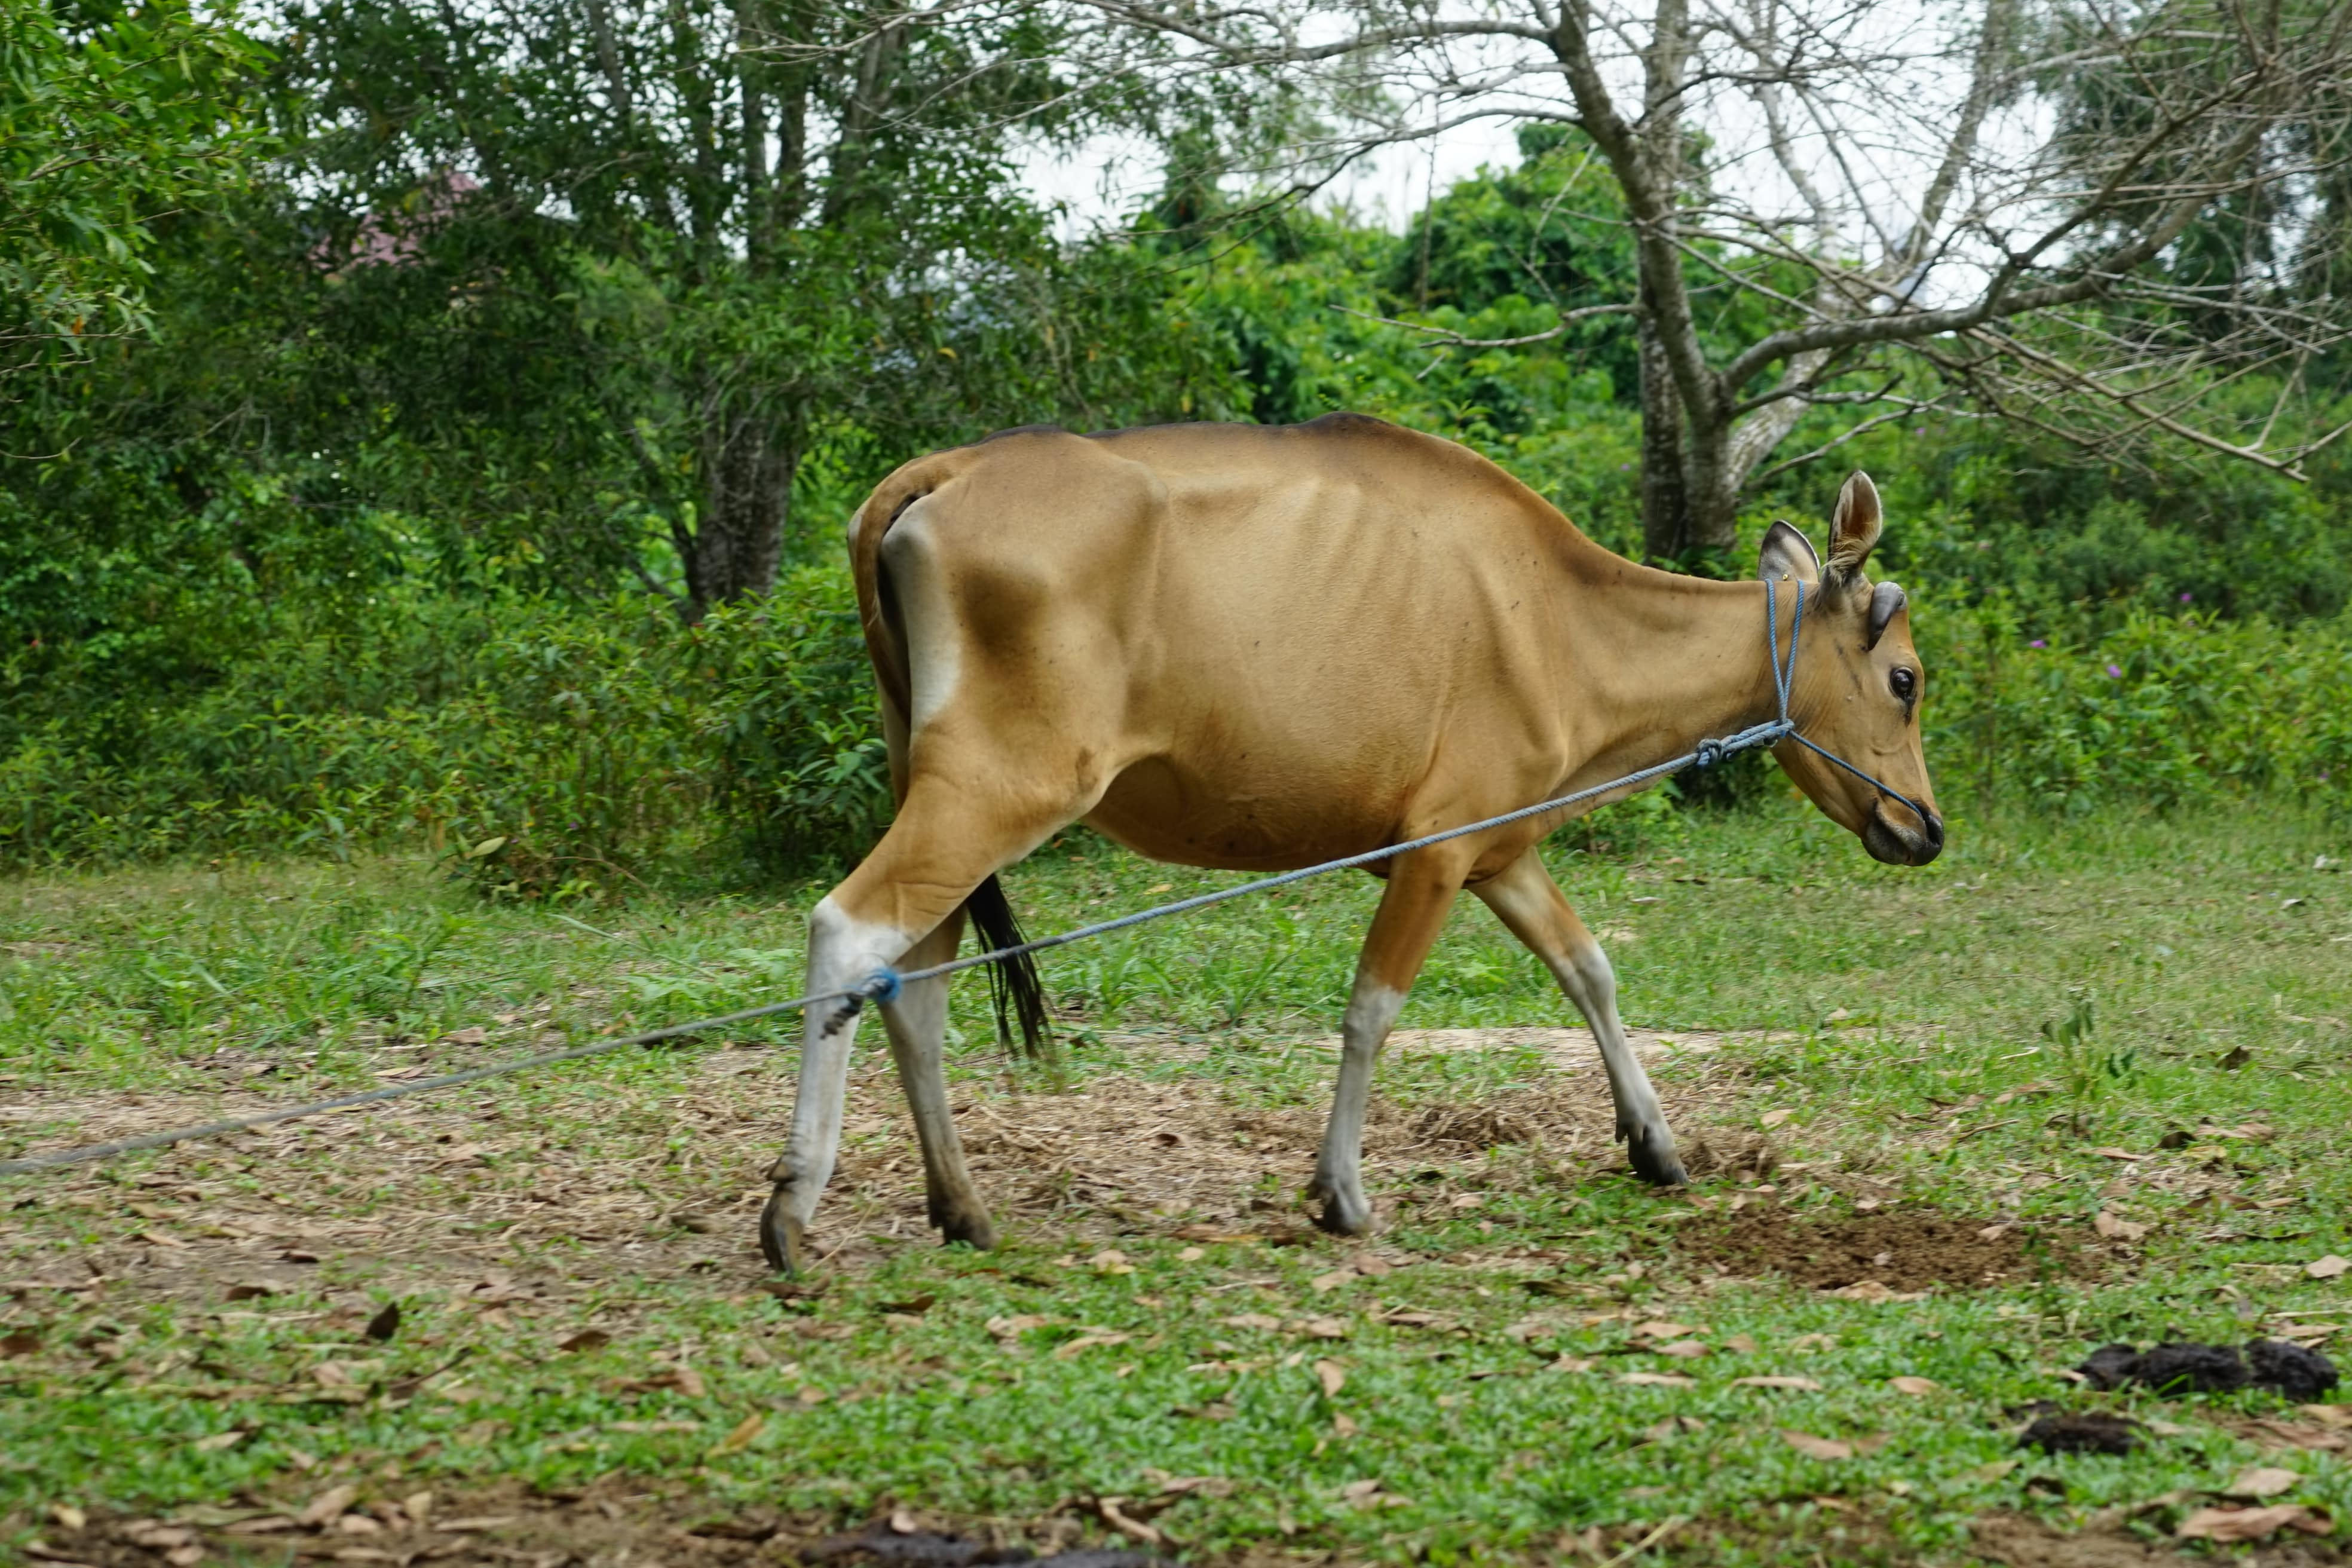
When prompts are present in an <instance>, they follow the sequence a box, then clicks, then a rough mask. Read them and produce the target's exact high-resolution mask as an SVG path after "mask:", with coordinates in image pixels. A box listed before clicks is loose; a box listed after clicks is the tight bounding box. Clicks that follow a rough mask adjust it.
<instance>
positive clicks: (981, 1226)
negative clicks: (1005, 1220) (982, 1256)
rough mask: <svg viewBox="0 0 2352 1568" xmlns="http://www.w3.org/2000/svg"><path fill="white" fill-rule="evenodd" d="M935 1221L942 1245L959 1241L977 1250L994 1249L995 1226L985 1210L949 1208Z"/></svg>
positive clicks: (987, 1250)
mask: <svg viewBox="0 0 2352 1568" xmlns="http://www.w3.org/2000/svg"><path fill="white" fill-rule="evenodd" d="M935 1223H936V1224H937V1225H938V1226H939V1230H940V1243H941V1245H943V1246H949V1247H952V1246H954V1245H955V1244H956V1243H958V1242H961V1243H962V1244H963V1245H964V1246H966V1247H971V1248H972V1249H973V1250H974V1251H978V1252H992V1251H994V1250H995V1249H996V1226H994V1225H993V1224H992V1223H991V1222H990V1220H989V1217H988V1215H987V1212H986V1211H985V1210H982V1209H950V1210H949V1211H948V1212H947V1213H945V1214H943V1215H940V1218H939V1219H938V1220H937V1221H936V1222H935Z"/></svg>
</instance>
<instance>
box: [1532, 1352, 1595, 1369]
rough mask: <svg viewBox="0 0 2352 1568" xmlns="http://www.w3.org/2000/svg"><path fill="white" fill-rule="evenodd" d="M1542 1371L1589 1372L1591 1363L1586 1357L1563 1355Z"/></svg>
mask: <svg viewBox="0 0 2352 1568" xmlns="http://www.w3.org/2000/svg"><path fill="white" fill-rule="evenodd" d="M1544 1370H1545V1371H1546V1372H1591V1370H1592V1362H1591V1359H1590V1358H1589V1357H1586V1356H1580V1355H1567V1354H1563V1355H1561V1356H1560V1357H1559V1360H1557V1361H1554V1362H1552V1363H1550V1364H1549V1365H1548V1366H1547V1367H1545V1368H1544Z"/></svg>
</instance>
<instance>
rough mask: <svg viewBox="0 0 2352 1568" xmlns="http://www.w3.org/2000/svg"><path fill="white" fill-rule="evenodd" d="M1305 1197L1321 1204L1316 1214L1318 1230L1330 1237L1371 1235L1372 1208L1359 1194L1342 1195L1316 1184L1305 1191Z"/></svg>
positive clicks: (1332, 1189) (1318, 1183) (1333, 1189)
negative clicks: (1325, 1232)
mask: <svg viewBox="0 0 2352 1568" xmlns="http://www.w3.org/2000/svg"><path fill="white" fill-rule="evenodd" d="M1307 1196H1308V1197H1309V1198H1310V1199H1314V1200H1318V1202H1319V1203H1320V1204H1321V1205H1322V1206H1320V1207H1319V1208H1318V1209H1317V1210H1316V1211H1315V1224H1316V1226H1317V1227H1318V1228H1319V1229H1321V1230H1324V1231H1327V1232H1328V1233H1329V1234H1331V1235H1333V1236H1370V1235H1371V1234H1372V1205H1371V1204H1370V1202H1368V1201H1367V1200H1366V1199H1365V1197H1364V1195H1363V1194H1361V1193H1354V1194H1346V1193H1341V1192H1339V1191H1338V1190H1337V1189H1336V1188H1332V1187H1327V1186H1325V1185H1324V1184H1322V1183H1320V1182H1317V1183H1316V1184H1314V1185H1312V1186H1310V1187H1308V1188H1307Z"/></svg>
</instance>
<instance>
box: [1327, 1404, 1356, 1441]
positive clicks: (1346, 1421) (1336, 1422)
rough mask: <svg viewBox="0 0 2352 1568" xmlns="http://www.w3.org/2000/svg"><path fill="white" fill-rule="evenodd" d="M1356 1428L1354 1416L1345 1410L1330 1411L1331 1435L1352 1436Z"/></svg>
mask: <svg viewBox="0 0 2352 1568" xmlns="http://www.w3.org/2000/svg"><path fill="white" fill-rule="evenodd" d="M1356 1430H1357V1428H1356V1423H1355V1419H1354V1417H1352V1416H1350V1415H1349V1414H1348V1413H1347V1412H1346V1411H1344V1410H1339V1411H1334V1412H1333V1413H1332V1415H1331V1435H1332V1436H1335V1437H1352V1436H1355V1435H1356Z"/></svg>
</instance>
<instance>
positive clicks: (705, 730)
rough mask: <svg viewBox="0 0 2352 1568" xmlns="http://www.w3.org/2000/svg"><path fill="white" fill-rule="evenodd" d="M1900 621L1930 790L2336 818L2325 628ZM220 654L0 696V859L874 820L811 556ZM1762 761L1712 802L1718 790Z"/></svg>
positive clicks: (517, 880)
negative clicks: (690, 605) (2279, 807)
mask: <svg viewBox="0 0 2352 1568" xmlns="http://www.w3.org/2000/svg"><path fill="white" fill-rule="evenodd" d="M1915 624H1916V630H1917V635H1918V637H1919V638H1920V641H1921V651H1922V654H1923V657H1924V658H1925V659H1926V661H1927V669H1928V689H1929V699H1928V706H1927V724H1928V733H1927V752H1928V761H1929V765H1930V767H1931V770H1932V772H1933V773H1934V776H1935V779H1936V783H1937V789H1938V792H1939V794H1940V795H1943V796H1944V797H1945V798H1946V799H1947V800H1952V799H1956V798H1958V799H1966V798H1971V797H1973V798H1977V799H1987V798H1992V797H2001V798H2008V799H2016V800H2021V801H2023V802H2026V803H2029V804H2031V805H2036V806H2039V807H2042V808H2046V809H2051V810H2058V811H2072V810H2080V809H2087V808H2089V807H2091V806H2094V805H2105V804H2110V803H2116V802H2140V803H2145V804H2147V805H2153V806H2157V807H2166V806H2171V805H2179V804H2184V803H2189V802H2195V801H2204V800H2210V799H2216V798H2228V797H2239V798H2249V799H2252V798H2261V797H2267V796H2282V795H2296V796H2305V797H2315V798H2318V799H2321V800H2324V801H2326V802H2327V803H2328V804H2329V805H2331V806H2332V807H2333V808H2334V809H2336V810H2339V811H2341V810H2347V809H2352V680H2347V669H2348V668H2352V663H2347V658H2352V617H2347V618H2343V619H2338V620H2336V621H2332V622H2331V621H2310V622H2305V623H2302V624H2300V625H2298V626H2295V627H2294V628H2293V629H2292V630H2286V629H2282V628H2280V627H2278V626H2273V625H2271V624H2269V623H2268V622H2265V621H2262V620H2258V619H2257V620H2245V621H2234V622H2232V621H2221V620H2215V619H2207V618H2200V617H2195V616H2177V617H2176V616H2165V615H2158V614H2152V613H2146V612H2142V613H2137V614H2134V615H2131V616H2127V617H2126V619H2125V620H2124V621H2123V622H2122V623H2121V624H2120V625H2119V626H2116V629H2115V630H2113V631H2111V632H2108V633H2106V634H2105V635H2104V636H2101V637H2097V638H2095V640H2089V641H2085V642H2084V643H2081V644H2079V645H2075V646H2059V645H2056V644H2049V645H2048V646H2038V644H2039V643H2040V642H2042V641H2043V640H2045V639H2036V638H2033V637H2029V636H2028V635H2027V634H2026V633H2025V632H2024V631H2023V630H2022V629H2021V626H2020V624H2019V620H2018V617H2017V616H2016V614H2015V612H2014V611H2013V609H2012V608H2011V605H2010V603H2009V601H2007V600H2006V599H2004V598H2001V597H2000V596H1994V597H1990V598H1987V599H1984V600H1982V601H1979V603H1977V604H1975V605H1969V606H1966V607H1961V606H1955V605H1939V604H1937V603H1935V602H1933V601H1923V602H1922V603H1921V605H1920V606H1919V609H1918V611H1917V613H1916V616H1915ZM248 646H249V647H251V649H252V651H251V652H250V653H249V654H245V655H241V656H240V657H238V658H236V659H235V660H234V661H233V662H231V663H230V664H229V665H228V666H227V667H226V668H225V669H224V670H222V671H221V673H220V674H219V676H218V677H217V679H215V680H214V681H213V683H212V684H210V685H209V686H207V687H205V688H202V689H197V690H195V691H194V692H193V693H189V694H180V695H177V696H175V697H173V698H170V699H166V698H157V697H152V696H147V697H142V695H141V694H140V693H138V692H137V691H132V692H131V693H128V694H121V695H118V694H115V693H113V692H110V691H109V690H108V689H105V685H104V681H103V679H102V678H101V677H102V672H103V671H104V670H105V668H107V667H106V666H104V665H103V664H98V665H94V666H92V667H90V669H89V670H78V669H77V668H76V667H73V666H71V665H68V666H66V667H65V668H62V669H61V670H58V671H55V672H53V673H52V674H51V675H50V676H49V677H48V678H47V679H46V680H45V681H44V682H43V683H42V684H43V689H42V690H41V692H40V693H39V694H38V695H39V698H40V701H39V704H38V707H37V709H35V708H34V707H33V706H32V705H31V704H29V703H27V702H25V701H22V700H20V701H18V702H17V703H16V706H14V707H13V708H11V709H10V710H9V717H10V721H11V722H12V723H13V725H14V728H13V729H11V730H9V731H5V733H0V866H14V867H26V866H38V865H54V864H102V863H106V862H110V861H121V860H129V859H141V858H154V857H159V856H166V855H188V854H194V855H221V854H229V853H236V854H263V853H279V852H307V853H324V854H330V855H336V856H348V855H350V854H352V852H353V851H355V850H357V849H360V848H363V847H365V848H382V849H406V850H422V851H425V852H428V853H433V854H436V855H441V856H444V857H446V858H448V859H449V860H450V862H451V864H452V865H453V867H454V868H457V870H458V871H459V872H460V873H461V874H463V875H465V876H467V877H468V878H471V879H475V880H476V881H478V883H479V884H480V885H482V886H483V887H484V888H485V889H489V890H492V891H495V892H499V893H503V894H507V895H510V896H515V895H519V896H550V895H561V894H563V893H566V892H578V891H583V890H586V889H593V888H598V887H604V886H610V885H615V884H620V883H625V882H628V881H629V880H631V879H642V878H644V877H645V876H646V875H647V874H648V872H649V870H650V869H651V868H655V867H656V866H661V865H676V864H679V863H683V862H687V861H692V862H695V863H698V864H700V865H702V866H705V867H716V868H731V869H732V870H733V871H735V872H737V873H740V872H742V871H745V870H751V871H755V872H775V871H783V870H814V869H833V868H840V867H842V866H845V865H846V864H848V863H850V862H852V861H854V860H855V859H856V858H857V857H858V856H860V855H862V854H863V853H865V851H866V848H867V847H870V846H871V844H872V843H873V841H874V839H875V838H876V837H877V836H878V835H879V833H880V832H881V829H882V827H883V826H884V824H885V823H886V822H887V819H888V814H889V798H890V796H889V784H888V777H887V767H886V765H885V760H884V755H883V749H882V742H881V739H880V736H879V733H878V726H877V722H876V717H875V696H874V689H873V682H872V679H871V677H870V676H869V674H868V672H867V669H866V656H865V650H864V647H863V644H862V642H861V640H860V638H859V636H858V630H857V621H856V609H855V606H854V604H853V601H852V597H851V595H850V591H849V584H848V582H847V578H846V574H845V571H844V570H843V569H841V568H839V567H808V568H803V569H802V570H799V571H797V572H794V573H792V574H787V576H786V578H785V579H784V581H783V582H782V584H780V585H779V587H778V589H777V591H776V592H775V594H773V595H771V596H770V597H769V598H767V599H765V600H763V601H760V602H758V603H753V604H746V605H735V606H730V607H729V608H727V609H724V610H722V611H720V612H719V613H718V614H716V615H714V616H711V617H710V618H709V620H708V621H707V622H705V623H704V624H703V625H701V626H691V627H689V626H682V625H680V624H679V623H678V621H677V618H676V616H674V615H673V614H672V613H671V612H670V610H669V608H668V606H667V605H666V604H665V603H663V602H661V601H659V600H657V599H655V598H652V597H649V596H645V595H631V596H624V597H617V598H614V599H612V600H609V601H606V602H604V603H602V604H597V605H566V604H563V603H561V602H555V601H550V600H543V599H522V598H506V599H496V600H489V599H478V600H458V599H453V598H448V597H445V596H434V595H418V596H416V597H415V598H413V599H400V598H384V599H381V600H380V601H379V603H378V605H376V606H375V607H374V608H373V610H372V611H371V612H370V613H369V614H368V615H366V616H362V617H361V618H359V619H357V620H351V621H345V622H342V623H341V624H339V625H337V626H329V627H306V626H300V625H298V624H292V623H289V624H288V625H286V626H281V627H279V628H278V630H277V631H276V632H275V633H273V634H272V635H270V636H268V637H263V638H261V639H259V640H258V641H254V642H251V643H249V644H248ZM93 671H95V672H98V673H95V674H94V673H92V672H93ZM1761 776H1762V775H1761V774H1760V773H1757V774H1755V776H1754V777H1750V778H1744V779H1734V778H1729V777H1727V778H1726V779H1724V780H1721V781H1713V782H1714V783H1715V784H1716V786H1717V787H1716V794H1717V795H1723V796H1724V797H1725V798H1727V799H1734V800H1736V799H1738V798H1741V797H1744V796H1745V795H1748V794H1750V793H1752V786H1753V785H1754V784H1756V783H1757V782H1759V780H1760V778H1761ZM1741 785H1746V786H1748V787H1739V786H1741ZM1692 794H1693V795H1696V796H1697V797H1700V798H1708V796H1707V795H1706V790H1704V789H1700V790H1696V791H1694V792H1692ZM1663 805H1664V797H1661V798H1660V799H1659V800H1658V801H1656V802H1654V803H1653V807H1652V809H1656V808H1659V807H1663Z"/></svg>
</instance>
